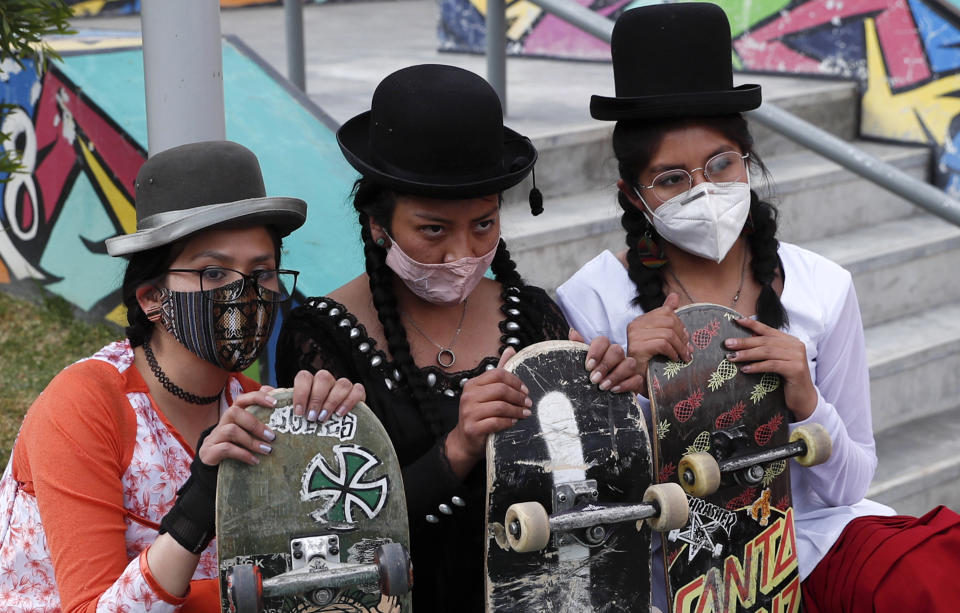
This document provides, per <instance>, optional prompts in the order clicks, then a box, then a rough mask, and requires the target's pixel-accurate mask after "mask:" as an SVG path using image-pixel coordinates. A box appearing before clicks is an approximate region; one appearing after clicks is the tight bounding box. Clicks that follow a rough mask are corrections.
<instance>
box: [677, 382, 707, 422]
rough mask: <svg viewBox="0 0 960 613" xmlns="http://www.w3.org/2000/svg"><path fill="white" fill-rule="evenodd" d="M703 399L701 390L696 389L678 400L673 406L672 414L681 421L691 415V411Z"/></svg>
mask: <svg viewBox="0 0 960 613" xmlns="http://www.w3.org/2000/svg"><path fill="white" fill-rule="evenodd" d="M702 401H703V392H702V391H701V390H697V391H695V392H693V393H692V394H690V395H689V396H687V397H686V398H684V399H683V400H681V401H680V402H678V403H677V404H675V405H674V407H673V415H674V417H676V418H677V421H679V422H680V423H683V422H685V421H687V420H689V419H690V418H691V417H693V411H694V409H696V408H697V407H699V406H700V403H701V402H702Z"/></svg>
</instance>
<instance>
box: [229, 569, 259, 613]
mask: <svg viewBox="0 0 960 613" xmlns="http://www.w3.org/2000/svg"><path fill="white" fill-rule="evenodd" d="M230 604H231V605H232V610H233V611H234V612H235V613H260V612H261V611H263V581H262V579H261V577H260V569H259V568H257V567H256V566H255V565H253V564H239V565H237V566H234V567H233V568H232V569H231V570H230Z"/></svg>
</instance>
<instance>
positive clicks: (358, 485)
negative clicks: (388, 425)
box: [216, 390, 410, 612]
mask: <svg viewBox="0 0 960 613" xmlns="http://www.w3.org/2000/svg"><path fill="white" fill-rule="evenodd" d="M272 394H273V395H274V396H275V397H276V398H277V399H278V403H277V406H276V407H275V408H272V409H268V408H265V407H253V408H252V409H250V410H251V411H252V412H253V414H254V415H255V416H256V417H257V418H259V419H260V420H261V421H263V422H264V423H266V424H267V425H268V426H269V427H270V429H271V430H273V432H275V433H276V435H277V438H276V440H274V441H273V443H272V447H273V451H272V452H271V453H270V454H269V455H267V456H261V458H260V463H259V464H258V465H256V466H251V465H248V464H245V463H241V462H237V461H232V460H227V461H225V462H223V463H222V464H221V466H220V471H219V475H218V480H217V503H216V504H217V506H216V522H217V548H218V552H219V570H220V594H221V608H222V610H223V611H224V612H226V611H238V612H243V611H260V610H264V611H276V612H280V611H311V612H313V611H344V610H350V611H378V612H383V611H392V612H400V611H409V610H410V596H409V594H408V593H405V592H406V590H407V589H408V588H409V582H410V565H409V557H408V555H407V553H406V548H408V547H409V533H408V524H407V509H406V501H405V498H404V492H403V482H402V479H401V475H400V466H399V463H398V462H397V458H396V453H395V452H394V449H393V446H392V445H391V443H390V439H389V437H388V436H387V433H386V431H384V429H383V426H382V425H381V424H380V421H379V420H378V419H377V418H376V416H375V415H374V414H373V413H372V412H371V411H370V409H369V408H368V407H367V406H366V405H365V404H363V403H360V404H358V405H357V406H356V407H355V408H354V409H353V410H352V411H351V412H350V413H347V414H346V415H345V416H343V417H342V418H340V417H336V416H335V417H333V418H331V419H329V420H327V421H326V422H323V423H312V422H307V421H306V420H305V419H304V418H301V417H297V416H295V415H294V414H293V407H292V406H291V399H292V392H291V391H290V390H275V391H274V392H272ZM400 546H402V547H400ZM390 564H392V567H391V566H389V565H390ZM388 594H392V595H388Z"/></svg>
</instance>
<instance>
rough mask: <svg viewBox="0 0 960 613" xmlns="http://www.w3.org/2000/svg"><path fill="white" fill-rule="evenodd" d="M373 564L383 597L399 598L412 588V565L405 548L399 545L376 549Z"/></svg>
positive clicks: (394, 544) (385, 544)
mask: <svg viewBox="0 0 960 613" xmlns="http://www.w3.org/2000/svg"><path fill="white" fill-rule="evenodd" d="M374 562H375V563H376V565H377V568H378V569H379V571H380V593H381V594H383V595H384V596H400V595H402V594H406V593H407V592H409V591H410V588H411V587H413V564H412V563H411V562H410V554H409V553H408V552H407V548H406V547H404V546H403V545H401V544H400V543H384V544H383V545H381V546H380V547H378V548H377V552H376V554H375V555H374Z"/></svg>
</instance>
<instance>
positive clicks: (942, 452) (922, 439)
mask: <svg viewBox="0 0 960 613" xmlns="http://www.w3.org/2000/svg"><path fill="white" fill-rule="evenodd" d="M876 441H877V457H878V459H879V462H878V464H877V472H876V474H875V475H874V479H873V483H872V484H871V486H870V489H869V490H868V492H867V497H868V498H872V499H873V500H876V501H878V502H882V503H884V504H887V505H890V506H891V507H893V508H894V509H896V511H897V513H901V514H904V515H922V514H924V513H926V512H927V511H929V510H930V509H932V508H933V507H935V506H937V505H940V504H943V505H947V506H949V507H950V508H952V509H960V408H957V407H954V408H951V409H949V410H947V411H943V412H941V413H936V414H934V415H930V416H928V417H926V418H923V419H916V420H912V421H910V422H907V423H904V424H903V425H901V426H899V427H896V428H889V429H888V430H885V431H884V432H881V433H879V434H878V435H877V436H876Z"/></svg>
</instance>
